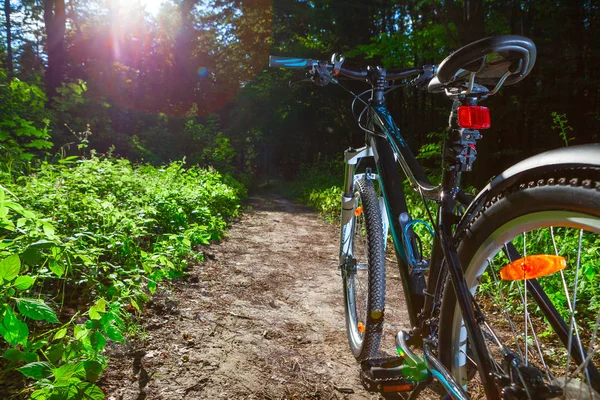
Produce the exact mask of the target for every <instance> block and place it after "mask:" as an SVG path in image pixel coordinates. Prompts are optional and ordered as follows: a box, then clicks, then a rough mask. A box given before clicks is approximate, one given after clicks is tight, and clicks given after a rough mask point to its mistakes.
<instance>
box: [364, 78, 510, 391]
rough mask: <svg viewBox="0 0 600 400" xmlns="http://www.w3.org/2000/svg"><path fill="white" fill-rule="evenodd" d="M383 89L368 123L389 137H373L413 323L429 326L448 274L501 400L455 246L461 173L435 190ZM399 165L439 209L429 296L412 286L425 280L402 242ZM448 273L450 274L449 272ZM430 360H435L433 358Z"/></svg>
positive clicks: (489, 387) (446, 177) (447, 175)
mask: <svg viewBox="0 0 600 400" xmlns="http://www.w3.org/2000/svg"><path fill="white" fill-rule="evenodd" d="M377 90H378V89H375V90H374V94H373V97H372V98H371V101H370V103H369V113H370V114H369V121H368V123H369V128H371V129H372V130H374V131H378V132H382V133H383V134H384V135H385V137H381V136H373V141H372V143H373V146H374V147H375V159H376V165H377V170H378V174H379V177H380V178H379V179H380V180H381V189H382V193H383V196H384V199H385V202H386V208H387V212H388V220H389V221H390V229H391V233H392V238H393V241H394V248H395V251H396V256H397V258H398V268H399V272H400V275H401V278H402V283H403V287H404V293H405V297H406V302H407V306H408V314H409V316H410V322H411V324H412V326H413V327H420V326H419V325H420V324H423V323H424V321H425V320H426V319H428V317H431V316H432V314H433V307H434V301H435V300H436V299H432V298H431V295H428V294H429V293H435V289H436V288H437V287H438V285H440V284H443V282H441V281H440V280H442V277H443V276H445V275H444V273H443V272H445V271H447V272H448V274H449V276H450V279H451V282H452V285H453V287H454V290H455V292H456V297H457V301H458V304H459V306H460V309H461V311H462V315H463V320H464V323H465V327H466V328H467V332H468V334H469V338H470V348H471V350H472V352H473V357H474V359H475V361H476V363H477V367H478V369H479V374H480V376H481V378H482V380H483V383H484V387H485V392H486V395H487V398H500V394H499V391H498V387H497V385H496V383H495V380H494V376H493V375H492V374H491V371H492V369H491V360H490V359H489V356H488V352H487V348H486V345H485V343H484V338H483V334H482V332H481V330H480V328H479V322H480V321H481V318H478V315H477V313H476V311H475V308H474V306H473V302H472V296H471V292H470V291H469V288H468V286H467V283H466V281H465V278H464V275H463V269H462V266H461V263H460V260H459V257H458V254H457V251H456V248H455V246H454V245H453V242H452V226H453V225H454V224H455V223H456V222H457V217H456V216H455V214H454V212H453V210H454V208H455V202H456V198H457V195H458V193H460V188H459V182H460V175H461V173H460V172H457V171H456V170H451V168H444V172H443V176H442V183H441V185H440V186H433V185H432V184H431V183H430V181H429V179H428V178H427V176H426V175H425V173H424V172H423V170H422V168H421V167H420V165H419V163H418V162H417V160H416V159H415V157H414V156H413V154H412V153H411V151H410V150H409V148H408V146H407V145H406V142H405V140H404V139H403V138H402V136H401V134H400V130H399V129H398V127H397V125H396V124H395V123H394V120H393V118H392V117H391V115H390V113H389V112H388V110H387V108H386V107H385V103H384V100H383V97H382V96H377V95H376V93H375V92H376V91H377ZM448 140H449V139H448ZM398 165H400V167H401V169H402V171H403V172H404V175H405V176H406V177H407V178H408V180H409V181H410V183H411V185H412V186H413V188H415V190H418V191H419V192H420V193H421V194H422V196H423V197H426V198H428V199H431V200H434V201H436V202H437V203H438V204H439V211H438V215H437V221H436V223H435V232H436V235H435V239H434V247H433V252H432V258H431V265H430V267H429V277H428V282H427V292H425V291H424V292H423V293H415V292H414V291H413V290H411V287H410V283H411V279H413V280H414V279H420V277H415V276H414V275H413V276H411V273H410V271H409V264H408V260H407V256H406V250H405V246H404V242H403V239H402V229H401V226H400V221H399V217H400V215H401V214H402V213H404V212H408V209H407V206H406V200H405V197H404V190H403V186H404V185H403V181H402V178H401V176H400V173H399V172H400V171H399V167H398ZM444 260H445V262H444ZM444 268H447V269H446V270H444ZM421 310H423V312H424V314H423V315H421V316H419V312H421ZM420 328H423V327H420ZM428 356H429V357H433V355H432V354H429V355H428ZM436 361H437V360H436ZM430 364H431V363H430ZM436 365H437V366H438V367H441V363H439V362H438V363H433V366H434V367H435V366H436ZM438 372H439V373H441V374H442V376H441V377H440V376H437V375H436V377H438V378H439V379H444V375H446V376H447V375H448V374H449V373H448V371H447V370H443V371H438ZM457 397H458V396H457Z"/></svg>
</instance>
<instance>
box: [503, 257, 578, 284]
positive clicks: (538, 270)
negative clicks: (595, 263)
mask: <svg viewBox="0 0 600 400" xmlns="http://www.w3.org/2000/svg"><path fill="white" fill-rule="evenodd" d="M566 266H567V260H566V259H565V258H564V257H560V256H551V255H548V254H538V255H535V256H527V257H523V258H519V259H518V260H516V261H513V262H511V263H510V264H508V265H507V266H506V267H504V268H502V269H501V270H500V277H501V278H502V279H504V280H505V281H522V280H525V279H535V278H540V277H542V276H546V275H551V274H553V273H555V272H558V271H560V270H561V269H564V268H565V267H566Z"/></svg>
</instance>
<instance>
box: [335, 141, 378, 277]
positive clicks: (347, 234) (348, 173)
mask: <svg viewBox="0 0 600 400" xmlns="http://www.w3.org/2000/svg"><path fill="white" fill-rule="evenodd" d="M374 156H375V155H374V152H373V148H372V147H371V146H365V147H362V148H360V149H353V148H349V149H348V150H346V151H345V152H344V190H343V193H342V198H341V201H342V212H341V218H340V219H341V234H340V236H341V237H340V243H341V246H340V255H339V266H340V267H341V268H343V267H347V266H348V263H349V261H350V260H351V259H352V256H353V253H352V251H353V250H352V229H353V228H354V218H355V211H356V206H357V201H358V199H357V198H356V194H355V193H354V184H355V183H356V181H358V180H360V179H369V180H378V179H379V175H377V174H374V173H372V172H370V171H369V170H367V171H366V172H365V173H361V174H355V172H356V166H357V164H358V163H359V162H360V161H361V160H362V159H364V158H369V157H374ZM379 209H380V211H381V220H382V223H383V226H382V229H383V237H384V238H387V235H388V231H389V221H388V215H387V209H386V205H385V201H384V199H383V197H382V196H379ZM384 246H385V241H384Z"/></svg>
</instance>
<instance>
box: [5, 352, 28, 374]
mask: <svg viewBox="0 0 600 400" xmlns="http://www.w3.org/2000/svg"><path fill="white" fill-rule="evenodd" d="M2 358H4V359H5V360H8V361H10V362H9V364H8V366H7V367H6V369H11V368H12V367H14V366H15V365H16V364H17V363H18V362H19V361H21V360H22V359H23V358H25V353H23V352H22V351H21V350H17V349H8V350H6V351H5V352H4V354H2Z"/></svg>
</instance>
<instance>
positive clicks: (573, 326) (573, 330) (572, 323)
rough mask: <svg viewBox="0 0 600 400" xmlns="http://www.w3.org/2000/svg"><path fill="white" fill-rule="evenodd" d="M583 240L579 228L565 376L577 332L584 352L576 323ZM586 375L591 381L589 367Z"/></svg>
mask: <svg viewBox="0 0 600 400" xmlns="http://www.w3.org/2000/svg"><path fill="white" fill-rule="evenodd" d="M582 240H583V229H580V230H579V242H578V245H577V263H576V269H575V283H574V286H575V287H574V289H573V308H572V310H571V319H570V322H569V343H568V346H567V352H568V358H567V368H566V371H565V376H569V369H570V364H571V349H572V346H573V339H574V337H573V334H575V338H576V341H577V343H575V344H576V345H577V346H578V347H579V351H580V352H581V354H584V353H583V346H582V344H581V338H580V336H579V329H578V327H577V324H576V323H575V310H576V308H577V292H578V288H579V272H580V266H581V243H582ZM585 375H586V378H587V381H588V382H590V376H589V372H588V371H587V369H586V370H585ZM567 382H568V379H565V385H564V387H565V388H566V386H567Z"/></svg>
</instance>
